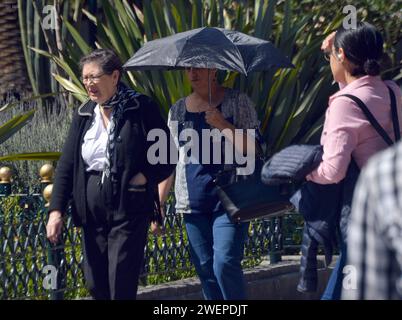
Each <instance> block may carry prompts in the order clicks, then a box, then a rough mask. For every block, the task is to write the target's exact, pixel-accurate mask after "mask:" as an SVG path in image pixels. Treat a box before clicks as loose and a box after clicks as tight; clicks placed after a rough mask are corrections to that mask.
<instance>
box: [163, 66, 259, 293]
mask: <svg viewBox="0 0 402 320" xmlns="http://www.w3.org/2000/svg"><path fill="white" fill-rule="evenodd" d="M216 73H217V70H216V69H212V70H209V69H205V68H187V69H186V75H187V77H188V79H189V80H190V82H191V86H192V88H193V92H192V93H191V94H190V95H189V96H187V97H185V98H182V99H180V100H178V101H177V102H176V103H175V104H174V105H173V106H172V107H171V109H170V112H169V117H168V126H169V128H170V130H171V132H172V135H173V138H174V139H175V141H178V139H179V136H180V134H181V132H182V131H183V130H185V129H186V128H191V129H193V130H195V131H196V132H197V133H198V136H199V137H201V136H202V130H208V129H210V128H216V129H218V130H219V131H220V132H223V135H224V136H225V138H229V139H230V140H231V143H233V144H234V147H235V148H236V150H238V151H240V152H243V151H245V152H248V151H249V150H250V149H251V148H247V146H249V145H251V144H252V143H255V140H254V139H253V138H252V137H250V136H247V135H246V134H244V141H239V140H240V139H241V137H240V138H239V137H238V136H235V135H234V134H233V135H231V134H230V132H232V133H234V129H236V128H237V129H256V130H258V127H259V122H258V119H257V114H256V111H255V109H254V106H253V103H252V102H251V100H250V99H249V98H248V97H247V95H245V94H241V93H240V92H238V91H236V90H231V89H228V88H224V87H222V86H220V85H219V83H218V81H217V78H216ZM208 79H209V80H208ZM209 87H210V90H209ZM209 91H210V97H211V102H209ZM175 122H176V123H175ZM177 128H178V129H177ZM228 133H229V134H228ZM233 137H234V139H233ZM218 143H220V142H218ZM236 144H237V145H236ZM239 145H240V146H239ZM178 147H179V153H184V152H186V149H185V144H184V143H182V142H179V143H178ZM205 147H207V148H208V147H210V150H205ZM243 149H244V150H243ZM212 150H213V146H212V143H211V144H208V143H206V142H205V141H201V139H200V147H199V157H198V160H199V161H197V163H187V164H185V163H183V162H181V161H179V162H178V164H177V166H176V179H175V181H176V182H175V197H176V212H177V213H181V214H183V216H184V222H185V226H186V231H187V236H188V240H189V246H190V256H191V260H192V262H193V264H194V265H195V269H196V272H197V274H198V276H199V278H200V281H201V284H202V288H203V293H204V297H205V299H208V300H222V299H225V300H226V299H230V300H240V299H245V298H246V289H245V284H244V278H243V271H242V268H241V261H242V258H243V250H244V244H245V241H246V239H247V234H248V225H249V224H248V223H233V222H231V220H230V219H229V217H228V215H227V214H226V212H225V210H224V209H223V207H222V205H221V203H220V200H219V197H218V195H217V192H216V188H215V184H214V178H215V176H216V174H217V173H218V172H219V171H220V170H222V169H223V164H212V161H209V163H207V164H205V163H202V161H201V159H203V153H205V152H210V153H209V154H212ZM182 156H183V155H182V154H180V158H181V157H182ZM222 156H223V157H224V156H225V155H224V154H223V155H222ZM223 157H222V158H223ZM172 183H173V175H172V176H171V177H170V178H169V179H167V180H166V181H164V182H163V183H161V184H160V186H159V193H160V195H161V203H162V204H163V203H164V202H165V200H166V198H167V195H168V192H169V190H170V187H171V185H172Z"/></svg>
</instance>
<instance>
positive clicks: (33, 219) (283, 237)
mask: <svg viewBox="0 0 402 320" xmlns="http://www.w3.org/2000/svg"><path fill="white" fill-rule="evenodd" d="M42 169H43V170H41V183H40V185H39V186H38V187H37V188H36V189H35V190H24V192H19V193H18V192H15V191H13V192H12V185H11V183H10V174H9V172H8V171H7V170H6V169H4V168H2V169H0V299H75V298H80V297H85V296H88V293H87V292H86V289H85V287H84V283H83V272H82V259H83V257H82V250H81V232H80V229H78V228H76V227H74V225H73V222H72V219H71V216H70V215H66V221H65V224H64V231H63V236H62V241H61V242H60V244H58V245H56V246H53V245H51V244H50V243H49V242H48V241H47V239H46V223H47V207H46V203H47V201H48V200H49V198H50V195H51V188H52V185H51V184H50V183H51V176H52V173H53V171H52V170H53V169H52V168H51V167H46V168H45V169H44V168H42ZM166 209H167V210H166V217H165V228H166V232H165V234H164V235H162V236H159V237H156V236H153V235H151V234H150V235H149V239H148V244H147V246H146V249H145V257H146V258H145V263H144V268H143V272H142V275H141V279H140V285H141V284H142V285H145V284H157V283H162V282H166V281H172V280H177V279H181V278H185V277H189V276H192V275H195V272H194V269H193V266H192V264H191V262H190V259H189V250H188V244H187V238H186V233H185V231H184V225H183V219H182V217H181V216H180V215H177V214H176V213H175V211H174V208H173V206H172V205H168V206H167V208H166ZM301 230H302V225H301V224H300V222H299V219H298V218H297V217H296V216H294V215H285V216H282V217H277V218H274V219H269V220H262V219H261V220H258V221H253V222H252V223H251V224H250V228H249V237H248V240H247V243H246V246H245V258H244V261H243V266H244V267H253V266H255V265H258V264H259V263H260V262H261V260H262V259H263V258H264V257H266V255H267V254H269V257H270V262H271V263H276V262H278V261H280V260H281V255H282V254H283V253H287V254H292V253H293V254H294V253H298V251H299V243H300V238H301Z"/></svg>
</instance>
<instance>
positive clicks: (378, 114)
mask: <svg viewBox="0 0 402 320" xmlns="http://www.w3.org/2000/svg"><path fill="white" fill-rule="evenodd" d="M321 49H322V50H323V51H324V53H325V55H326V58H327V60H329V62H330V65H331V71H332V74H333V77H334V80H335V81H336V82H338V83H339V85H340V90H339V91H338V92H336V93H335V94H334V95H332V96H331V97H330V98H329V106H328V109H327V111H326V115H325V123H324V128H323V133H322V136H321V144H322V146H323V150H324V154H323V159H322V162H321V163H320V165H319V166H318V168H317V169H316V170H314V171H313V172H312V173H310V174H309V175H308V176H307V177H306V178H307V180H309V181H313V182H315V183H319V184H333V183H338V182H340V181H342V180H343V179H344V178H345V177H346V174H347V171H348V168H349V165H350V164H351V160H352V158H353V159H354V161H355V163H356V164H357V166H358V167H359V168H362V167H363V166H364V165H365V164H366V162H367V160H368V159H369V158H370V157H371V156H372V155H373V154H375V153H376V152H378V151H380V150H382V149H385V148H386V147H387V144H386V142H385V141H384V139H383V138H382V137H381V136H380V135H379V134H378V132H377V131H376V130H375V129H374V127H373V126H372V125H371V124H370V122H369V121H368V119H367V117H366V116H365V115H364V113H363V112H362V110H361V109H360V108H359V106H358V105H357V104H356V102H355V101H353V100H352V99H350V98H349V97H345V96H343V95H345V94H351V95H354V96H356V97H357V98H359V99H360V100H362V102H363V103H364V104H365V105H366V106H367V108H368V109H369V111H370V112H371V113H372V115H373V116H374V118H375V119H376V120H377V121H378V123H379V124H380V125H381V127H382V128H383V129H384V130H385V131H386V133H387V134H388V136H389V137H391V139H392V140H394V141H395V135H394V126H393V119H392V116H391V111H390V105H391V99H390V91H389V89H388V88H390V89H391V90H392V92H393V93H394V95H395V97H396V105H397V110H398V119H399V122H400V126H399V127H400V128H401V127H402V122H401V119H402V114H401V113H400V112H401V107H402V97H401V91H400V89H399V87H398V86H397V84H396V83H394V82H392V81H383V80H382V79H381V77H380V63H379V61H380V59H381V58H382V56H383V39H382V36H381V34H380V33H379V32H378V31H377V30H376V28H375V27H374V26H372V25H370V24H368V23H364V22H362V23H358V25H357V27H356V28H355V29H344V28H343V27H340V28H339V29H338V30H337V31H336V32H334V33H332V34H331V35H330V36H328V37H327V38H326V39H325V40H324V42H323V45H322V47H321ZM398 131H399V130H398ZM345 259H346V246H345V245H344V243H342V244H341V253H340V258H339V259H338V262H337V265H336V267H335V269H334V271H333V273H332V275H331V278H330V280H329V283H328V285H327V289H326V291H325V293H324V295H323V297H322V299H325V300H327V299H339V298H340V294H341V290H342V280H343V279H342V278H343V277H342V274H343V273H342V272H343V267H344V264H345Z"/></svg>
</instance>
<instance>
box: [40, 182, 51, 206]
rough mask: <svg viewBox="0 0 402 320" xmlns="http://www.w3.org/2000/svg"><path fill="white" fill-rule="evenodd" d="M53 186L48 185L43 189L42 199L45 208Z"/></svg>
mask: <svg viewBox="0 0 402 320" xmlns="http://www.w3.org/2000/svg"><path fill="white" fill-rule="evenodd" d="M52 191H53V184H48V185H47V186H46V188H45V189H43V192H42V194H43V198H45V201H46V204H45V207H48V206H49V202H50V198H51V197H52Z"/></svg>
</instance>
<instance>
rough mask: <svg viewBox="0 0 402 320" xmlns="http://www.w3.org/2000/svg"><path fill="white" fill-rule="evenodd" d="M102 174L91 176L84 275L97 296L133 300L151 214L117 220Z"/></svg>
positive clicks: (85, 232)
mask: <svg viewBox="0 0 402 320" xmlns="http://www.w3.org/2000/svg"><path fill="white" fill-rule="evenodd" d="M100 179H101V176H100V175H95V174H88V177H87V206H88V210H87V212H88V217H87V223H86V225H85V226H83V240H84V277H85V281H86V286H87V288H88V290H89V292H90V293H91V295H92V296H93V298H94V299H96V300H133V299H135V298H136V295H137V287H138V278H139V274H140V272H141V269H142V265H143V261H144V249H145V245H146V239H147V231H148V228H149V216H148V215H147V216H145V215H132V216H131V217H130V219H125V220H119V221H116V220H115V219H114V213H115V211H113V210H111V209H108V208H106V206H105V205H104V202H103V199H102V196H101V193H100V188H101V187H100V183H99V182H100Z"/></svg>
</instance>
